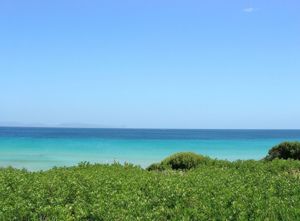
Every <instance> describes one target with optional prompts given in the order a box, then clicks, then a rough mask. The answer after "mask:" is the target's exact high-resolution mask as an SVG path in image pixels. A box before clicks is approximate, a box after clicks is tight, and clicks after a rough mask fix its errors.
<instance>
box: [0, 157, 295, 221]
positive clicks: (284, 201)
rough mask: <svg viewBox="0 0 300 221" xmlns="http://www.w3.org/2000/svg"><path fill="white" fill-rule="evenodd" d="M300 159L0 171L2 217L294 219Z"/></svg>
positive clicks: (14, 218) (6, 169)
mask: <svg viewBox="0 0 300 221" xmlns="http://www.w3.org/2000/svg"><path fill="white" fill-rule="evenodd" d="M299 184H300V162H299V161H293V160H273V161H269V162H265V161H236V162H227V161H218V160H210V161H209V163H206V164H201V165H200V166H199V167H197V168H196V169H192V170H189V171H180V170H179V171H174V170H164V171H161V172H159V171H147V170H144V169H142V168H140V167H137V166H133V165H120V164H113V165H100V164H95V165H90V164H88V163H82V164H80V165H78V166H75V167H68V168H54V169H51V170H48V171H44V172H28V171H26V170H18V169H13V168H2V169H0V220H18V221H19V220H300V185H299Z"/></svg>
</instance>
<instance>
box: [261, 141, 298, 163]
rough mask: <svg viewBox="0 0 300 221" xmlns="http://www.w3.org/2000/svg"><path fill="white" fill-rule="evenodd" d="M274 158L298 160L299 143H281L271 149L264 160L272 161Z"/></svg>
mask: <svg viewBox="0 0 300 221" xmlns="http://www.w3.org/2000/svg"><path fill="white" fill-rule="evenodd" d="M276 158H278V159H294V160H300V142H283V143H281V144H279V145H277V146H275V147H273V148H272V149H271V150H270V151H269V154H268V156H267V157H266V159H267V160H274V159H276Z"/></svg>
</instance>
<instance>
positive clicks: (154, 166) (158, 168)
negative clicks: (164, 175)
mask: <svg viewBox="0 0 300 221" xmlns="http://www.w3.org/2000/svg"><path fill="white" fill-rule="evenodd" d="M146 169H147V170H148V171H151V170H156V171H163V170H166V169H168V168H167V166H166V165H163V164H161V163H153V164H151V165H150V166H148V167H147V168H146Z"/></svg>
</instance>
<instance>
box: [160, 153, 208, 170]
mask: <svg viewBox="0 0 300 221" xmlns="http://www.w3.org/2000/svg"><path fill="white" fill-rule="evenodd" d="M207 160H208V158H206V157H204V156H201V155H199V154H195V153H191V152H182V153H176V154H173V155H171V156H169V157H167V158H166V159H164V160H163V161H162V162H161V164H162V165H165V167H169V168H171V169H173V170H190V169H192V168H196V167H197V166H198V165H200V164H203V163H205V162H206V161H207Z"/></svg>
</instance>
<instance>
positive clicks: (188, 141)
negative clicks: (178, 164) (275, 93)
mask: <svg viewBox="0 0 300 221" xmlns="http://www.w3.org/2000/svg"><path fill="white" fill-rule="evenodd" d="M287 140H289V141H294V140H300V130H155V129H153V130H152V129H70V128H69V129H66V128H5V127H2V128H1V127H0V166H13V167H17V168H26V169H29V170H40V169H49V168H51V167H53V166H71V165H76V164H78V163H79V162H82V161H89V162H99V163H112V162H114V161H119V162H121V163H123V162H129V163H134V164H139V165H141V166H143V167H145V166H147V165H149V164H151V163H153V162H158V161H160V160H162V159H163V158H164V157H166V156H168V155H170V154H172V153H175V152H179V151H192V152H196V153H200V154H203V155H207V156H210V157H212V158H219V159H228V160H237V159H261V158H262V157H264V156H265V155H266V154H267V152H268V149H270V147H272V146H274V145H276V144H278V143H280V142H282V141H287Z"/></svg>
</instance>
